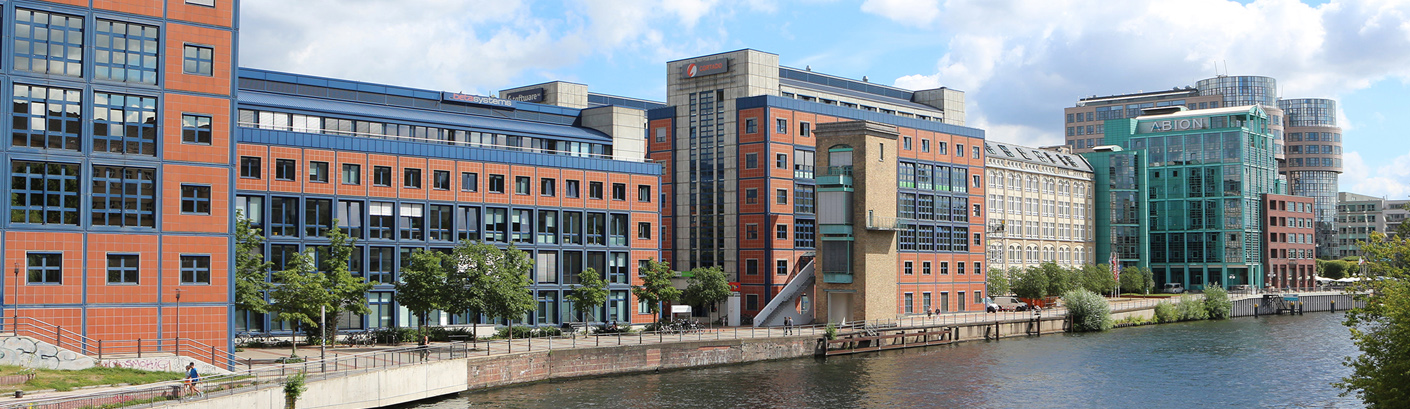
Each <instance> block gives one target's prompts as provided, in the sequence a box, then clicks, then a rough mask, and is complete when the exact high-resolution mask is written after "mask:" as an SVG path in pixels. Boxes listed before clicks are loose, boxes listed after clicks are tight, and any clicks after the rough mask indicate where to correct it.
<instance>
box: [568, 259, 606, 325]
mask: <svg viewBox="0 0 1410 409" xmlns="http://www.w3.org/2000/svg"><path fill="white" fill-rule="evenodd" d="M563 298H565V299H567V300H568V301H572V302H573V309H575V310H577V312H578V315H582V316H583V317H584V319H586V320H587V321H595V320H597V314H596V313H595V312H596V311H597V309H598V307H601V306H602V303H605V302H607V281H605V280H603V279H602V274H600V273H598V272H597V269H595V268H592V267H588V268H586V269H584V270H583V272H582V273H579V274H578V286H577V287H573V292H571V293H568V295H565V296H563Z"/></svg>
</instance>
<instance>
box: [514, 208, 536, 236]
mask: <svg viewBox="0 0 1410 409" xmlns="http://www.w3.org/2000/svg"><path fill="white" fill-rule="evenodd" d="M533 229H534V212H533V211H532V210H527V209H513V210H510V211H509V234H510V237H509V241H512V242H515V243H533V242H534V231H533Z"/></svg>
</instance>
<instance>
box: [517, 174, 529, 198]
mask: <svg viewBox="0 0 1410 409" xmlns="http://www.w3.org/2000/svg"><path fill="white" fill-rule="evenodd" d="M530 183H532V181H531V179H530V178H529V177H528V176H515V177H514V194H516V195H527V194H529V193H530V192H529V191H530V189H531V188H530V186H529V184H530Z"/></svg>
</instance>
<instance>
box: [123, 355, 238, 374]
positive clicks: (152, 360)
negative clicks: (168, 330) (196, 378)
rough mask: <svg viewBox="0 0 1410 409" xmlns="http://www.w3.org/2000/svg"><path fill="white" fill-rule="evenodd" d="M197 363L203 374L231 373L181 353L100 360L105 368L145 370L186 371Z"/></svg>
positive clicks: (197, 369)
mask: <svg viewBox="0 0 1410 409" xmlns="http://www.w3.org/2000/svg"><path fill="white" fill-rule="evenodd" d="M192 362H195V363H196V373H199V374H201V375H202V376H209V375H224V374H228V373H230V371H227V370H225V369H221V368H217V367H216V366H215V365H211V364H208V363H205V362H202V361H200V360H197V359H195V358H187V357H183V356H179V355H167V356H147V357H142V358H135V357H126V358H107V359H102V360H99V361H98V366H101V367H105V368H129V369H141V370H144V371H158V372H186V364H188V363H192Z"/></svg>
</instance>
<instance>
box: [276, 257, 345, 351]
mask: <svg viewBox="0 0 1410 409" xmlns="http://www.w3.org/2000/svg"><path fill="white" fill-rule="evenodd" d="M312 254H313V250H311V249H310V250H307V251H303V252H298V253H294V255H293V257H292V258H291V259H290V260H289V264H288V266H287V268H285V269H284V270H282V271H279V272H276V273H274V280H275V285H274V289H272V290H270V292H269V298H270V301H272V303H270V312H272V313H274V314H275V317H276V318H278V319H279V320H280V321H288V322H292V323H293V324H294V326H295V327H297V328H318V318H319V314H320V313H321V312H322V310H321V309H320V307H326V306H329V305H331V304H333V302H334V297H333V293H331V292H329V291H328V287H329V282H328V276H327V275H325V274H323V273H321V272H318V271H317V270H315V269H314V266H313V255H312ZM293 351H294V352H295V353H297V352H298V349H297V347H295V349H294V350H293Z"/></svg>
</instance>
